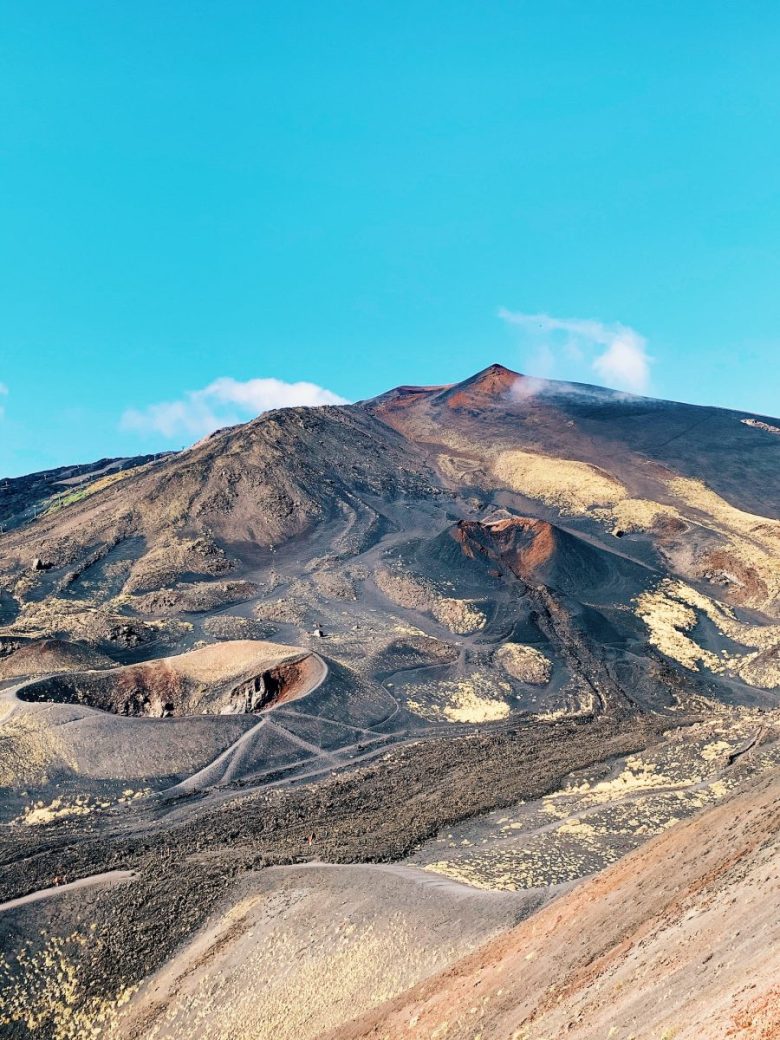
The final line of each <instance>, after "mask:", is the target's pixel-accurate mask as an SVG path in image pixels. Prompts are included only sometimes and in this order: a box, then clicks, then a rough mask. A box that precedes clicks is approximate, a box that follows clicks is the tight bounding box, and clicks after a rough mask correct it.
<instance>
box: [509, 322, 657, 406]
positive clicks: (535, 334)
mask: <svg viewBox="0 0 780 1040" xmlns="http://www.w3.org/2000/svg"><path fill="white" fill-rule="evenodd" d="M498 316H499V317H500V318H501V319H502V320H503V321H506V322H508V323H509V324H510V325H515V326H519V327H520V328H521V329H523V330H524V331H526V332H527V333H528V334H529V335H530V336H531V338H532V339H534V340H536V341H537V352H538V357H539V360H540V361H541V363H542V368H543V369H544V371H541V372H534V373H532V374H534V375H541V376H543V377H546V378H549V377H550V376H551V375H552V371H553V368H554V367H555V365H556V363H557V360H558V358H557V355H556V353H555V349H554V344H553V343H551V342H550V339H551V338H553V337H554V336H555V334H558V333H562V334H563V336H564V342H563V347H562V349H563V352H564V353H565V355H566V356H567V357H568V358H569V360H573V361H578V362H580V361H587V362H588V364H589V365H590V367H591V369H592V370H593V371H594V372H596V374H597V375H598V377H599V379H600V380H601V381H602V382H604V383H606V384H608V385H610V386H613V387H615V388H616V389H618V390H628V391H630V392H631V393H636V394H641V393H645V392H646V391H647V390H648V388H649V385H650V361H651V359H650V357H649V356H648V354H647V350H646V343H647V341H646V339H645V337H644V336H642V335H640V333H638V332H637V331H636V330H635V329H632V328H631V327H630V326H628V325H622V324H620V322H614V323H612V324H605V323H604V322H601V321H594V320H592V319H590V318H555V317H553V316H552V315H550V314H524V313H521V312H518V311H510V310H507V309H506V308H505V307H502V308H501V309H500V310H499V312H498ZM539 340H541V344H539Z"/></svg>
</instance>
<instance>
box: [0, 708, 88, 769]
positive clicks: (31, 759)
mask: <svg viewBox="0 0 780 1040" xmlns="http://www.w3.org/2000/svg"><path fill="white" fill-rule="evenodd" d="M52 765H57V766H62V765H66V766H68V767H69V768H70V769H72V770H74V771H75V770H76V763H75V762H73V761H70V760H69V759H68V758H67V756H66V754H65V752H64V749H63V746H62V744H61V742H60V740H59V739H58V737H57V735H56V731H54V730H53V729H52V728H51V726H49V725H48V724H47V723H46V722H44V721H43V720H39V719H38V718H37V717H36V716H35V715H32V714H31V715H27V714H22V713H21V712H19V713H17V714H15V715H12V716H11V717H10V718H9V719H7V720H6V721H5V722H3V723H2V724H0V787H19V786H23V785H26V784H35V783H43V782H44V781H45V780H46V776H47V773H48V770H49V769H50V768H51V767H52Z"/></svg>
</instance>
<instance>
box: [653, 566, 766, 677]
mask: <svg viewBox="0 0 780 1040" xmlns="http://www.w3.org/2000/svg"><path fill="white" fill-rule="evenodd" d="M635 609H636V613H637V615H638V616H639V617H640V618H641V619H642V620H643V621H644V622H645V624H646V625H647V627H648V628H649V630H650V642H651V643H652V644H653V646H656V647H657V648H658V649H659V650H660V651H661V652H662V653H664V654H666V656H667V657H671V658H672V659H673V660H675V661H677V662H678V663H679V664H681V665H683V666H684V667H685V668H689V669H691V670H692V671H698V670H699V667H700V666H704V667H705V668H709V669H710V671H713V672H720V673H723V672H728V673H730V674H732V675H736V676H739V677H740V678H741V679H742V680H743V681H744V682H747V683H750V684H751V685H754V686H759V687H762V688H764V689H772V688H773V687H775V686H777V685H780V658H779V657H778V656H777V655H775V654H773V653H772V652H771V651H773V650H774V649H775V648H776V647H778V646H780V625H749V624H745V623H743V622H741V621H739V620H737V618H736V617H735V615H734V612H733V611H732V610H731V609H730V608H729V607H727V606H725V605H724V604H722V603H718V602H717V601H716V600H713V599H710V598H709V597H708V596H705V595H703V594H702V593H701V592H697V591H696V589H693V588H691V587H690V586H689V585H686V584H685V582H682V581H674V580H672V579H671V578H665V579H664V580H663V581H662V582H661V583H660V584H659V585H658V586H657V587H656V588H655V589H652V590H650V591H648V592H643V593H642V595H641V596H638V597H637V599H636V601H635ZM697 611H698V612H699V613H701V614H704V615H706V616H707V617H708V618H709V619H710V620H711V621H712V622H713V623H714V624H715V626H716V627H717V628H718V630H719V631H720V632H721V633H723V635H725V636H727V637H728V638H729V639H732V640H733V641H734V642H735V643H740V644H741V645H742V646H745V647H752V648H753V652H752V653H745V654H728V653H725V652H724V653H723V654H721V655H720V656H719V655H717V654H715V653H713V652H712V651H711V650H706V649H705V648H703V647H701V646H699V644H698V643H697V642H696V641H695V640H694V639H693V638H692V637H691V636H690V635H689V634H688V633H690V632H691V631H692V630H693V629H694V628H695V626H696V623H697V621H698V615H697Z"/></svg>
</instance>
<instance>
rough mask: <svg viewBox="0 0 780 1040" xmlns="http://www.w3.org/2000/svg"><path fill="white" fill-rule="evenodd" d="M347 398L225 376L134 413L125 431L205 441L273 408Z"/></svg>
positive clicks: (309, 387)
mask: <svg viewBox="0 0 780 1040" xmlns="http://www.w3.org/2000/svg"><path fill="white" fill-rule="evenodd" d="M346 403H347V402H346V401H345V399H344V398H343V397H339V395H338V394H334V393H333V392H332V391H331V390H326V389H324V388H323V387H321V386H317V385H316V383H306V382H300V383H285V382H283V380H281V379H247V380H246V381H245V382H241V381H240V380H238V379H233V378H232V377H231V376H220V378H219V379H215V380H214V382H213V383H209V385H208V386H206V387H204V388H203V389H202V390H188V391H187V392H186V393H185V395H184V397H183V398H181V399H180V400H178V401H161V402H159V403H158V404H150V405H149V406H148V407H147V408H144V409H137V408H128V409H127V411H125V412H124V414H123V415H122V418H121V419H120V421H119V425H120V428H121V429H123V430H129V431H132V432H134V433H142V434H152V433H158V434H162V435H163V436H164V437H167V438H173V437H177V436H179V435H186V436H189V437H204V436H205V435H206V434H207V433H212V432H213V431H214V430H218V429H219V428H220V427H222V426H230V425H232V424H233V423H237V422H243V421H245V420H246V419H249V418H252V417H254V416H255V415H259V414H260V412H267V411H268V410H269V409H271V408H292V407H295V406H297V405H306V406H309V407H313V406H317V405H324V404H346Z"/></svg>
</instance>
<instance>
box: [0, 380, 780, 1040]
mask: <svg viewBox="0 0 780 1040" xmlns="http://www.w3.org/2000/svg"><path fill="white" fill-rule="evenodd" d="M442 375H443V376H445V377H446V376H447V373H442ZM778 422H779V421H778V419H777V418H776V417H772V416H762V415H753V414H750V413H748V414H746V413H743V412H734V411H728V410H723V409H717V408H705V407H698V406H693V405H685V404H679V403H674V402H666V401H660V400H655V399H650V398H643V397H637V396H632V395H626V394H622V393H618V392H616V391H612V390H608V389H604V388H599V387H593V386H585V385H579V384H572V383H560V382H554V381H546V380H539V379H534V378H530V377H526V376H523V375H521V374H519V373H517V372H513V371H511V370H510V369H507V368H505V367H503V366H501V365H491V366H490V367H489V368H487V369H485V370H483V371H481V372H478V373H477V374H476V375H473V376H471V377H470V378H467V379H465V380H461V381H456V382H448V383H442V384H441V385H437V386H422V387H414V386H406V385H404V386H399V387H397V388H395V389H392V390H390V391H388V392H387V393H385V394H382V395H380V396H379V397H377V398H374V399H371V400H367V401H362V402H358V403H356V404H352V405H343V406H326V407H321V408H289V409H280V410H275V411H269V412H267V413H265V414H263V415H261V416H259V417H258V418H256V419H254V420H252V421H251V422H248V423H246V424H241V425H238V426H232V427H230V428H227V429H224V430H220V431H217V432H216V433H214V434H212V435H211V436H209V437H207V438H205V439H204V440H202V441H200V442H198V443H197V444H195V445H193V446H192V447H190V448H188V449H186V450H183V451H180V452H177V453H169V454H165V455H155V456H143V457H138V458H135V459H132V458H131V459H120V460H107V459H103V460H101V462H99V463H95V464H94V465H92V464H90V465H78V466H73V467H69V468H67V469H62V470H54V471H49V472H47V473H45V474H32V475H30V476H28V477H23V478H18V479H15V480H14V481H7V482H4V484H3V485H2V487H0V519H2V520H3V522H4V529H3V531H2V533H0V684H2V690H0V786H2V790H3V797H2V798H1V799H0V813H1V814H2V822H3V825H4V827H3V832H4V833H3V835H0V877H2V880H3V892H4V895H3V896H2V897H1V898H2V900H3V902H2V904H1V905H0V932H1V933H2V943H3V950H4V960H3V961H2V962H0V978H2V980H3V981H2V984H1V985H0V989H1V990H2V993H1V994H0V1023H2V1030H3V1035H8V1036H9V1037H29V1036H30V1035H33V1034H32V1033H31V1032H30V1030H31V1028H32V1027H31V1026H30V1021H31V1019H30V1014H31V1012H30V1011H29V1009H30V1008H31V1007H35V1016H36V1017H35V1023H36V1024H35V1032H34V1035H36V1036H43V1037H47V1036H50V1037H57V1038H60V1037H66V1036H75V1035H85V1036H86V1035H94V1036H102V1035H105V1036H108V1035H109V1034H110V1035H111V1036H113V1037H119V1038H127V1040H130V1038H131V1037H132V1038H147V1040H152V1037H168V1038H170V1040H178V1038H184V1037H190V1036H215V1037H216V1036H228V1035H230V1036H234V1035H244V1033H245V1034H246V1035H251V1036H253V1037H269V1038H270V1037H272V1036H273V1037H274V1038H275V1040H276V1038H278V1037H281V1038H285V1037H289V1038H291V1040H292V1038H293V1037H294V1038H295V1040H299V1038H314V1037H318V1036H326V1035H329V1036H334V1037H338V1036H352V1035H355V1036H363V1035H366V1036H368V1035H381V1036H384V1035H387V1036H395V1035H401V1034H403V1035H406V1034H407V1031H408V1030H412V1033H411V1034H410V1035H419V1036H429V1035H442V1036H461V1035H462V1036H464V1037H465V1036H474V1035H477V1034H478V1033H479V1031H480V1029H481V1030H482V1035H484V1036H485V1037H488V1036H495V1037H497V1038H498V1037H503V1036H509V1035H517V1036H528V1037H529V1038H530V1037H534V1036H537V1035H539V1036H541V1035H545V1036H547V1035H549V1036H553V1035H554V1036H558V1035H567V1036H568V1035H573V1036H581V1037H583V1040H584V1038H585V1037H596V1036H601V1035H607V1033H608V1032H609V1030H610V1029H611V1028H612V1027H613V1026H614V1027H615V1029H616V1030H618V1032H617V1033H615V1035H624V1034H625V1035H628V1034H627V1033H626V1030H630V1031H633V1032H634V1033H635V1034H636V1035H637V1036H652V1035H656V1034H657V1035H663V1030H667V1031H668V1030H672V1032H669V1033H668V1035H670V1036H671V1035H675V1036H677V1035H679V1036H684V1035H691V1036H694V1035H695V1036H697V1037H698V1036H702V1037H710V1036H711V1037H716V1036H717V1037H720V1036H737V1037H738V1036H745V1037H748V1036H756V1037H758V1036H770V1035H773V1034H772V1032H771V1029H774V1028H776V1026H777V1025H778V1020H777V1014H776V1012H775V1011H773V1010H772V1008H773V1007H774V1008H776V1007H777V1002H776V1000H774V997H775V996H776V994H775V993H774V990H773V989H772V987H773V986H775V988H776V985H775V983H774V982H773V981H772V972H771V970H770V966H771V964H772V962H771V960H770V959H769V951H770V949H771V948H772V942H773V941H774V931H773V928H774V925H773V923H772V922H773V920H775V919H776V918H777V916H778V914H777V910H778V902H777V892H776V886H774V887H773V886H772V884H771V883H770V881H771V878H772V877H773V876H774V875H775V874H776V872H777V871H776V866H777V856H776V849H775V843H774V842H773V840H772V837H771V836H772V834H773V833H774V831H776V829H777V827H776V823H777V792H776V787H777V780H776V776H777V769H778V766H779V765H780V740H778V735H779V734H780V714H779V712H780V701H779V699H778V698H779V695H780V439H778V437H777V436H776V433H775V432H773V431H776V429H777V428H778ZM773 828H774V831H773ZM713 835H715V837H714V838H713ZM729 850H731V851H733V856H732V855H731V851H729ZM761 877H764V882H762V884H761V885H759V881H760V879H761ZM759 888H761V891H762V893H763V899H764V902H763V904H762V906H761V907H757V905H755V906H754V904H756V898H755V897H756V892H757V891H758V890H759ZM734 899H737V900H738V901H740V900H742V901H744V902H745V906H749V907H751V908H752V909H751V910H750V913H751V915H753V916H752V918H751V919H752V920H753V921H755V922H756V926H755V929H753V930H752V931H751V939H750V941H749V942H748V941H747V939H745V940H744V941H742V940H740V941H739V942H738V943H733V942H732V939H731V937H730V935H731V932H732V931H733V929H734V925H735V921H736V919H735V911H733V910H732V909H730V908H731V907H732V905H733V901H734ZM693 920H696V921H701V922H702V925H701V929H700V931H699V932H697V933H696V936H693V937H692V933H691V927H692V926H691V924H690V922H691V921H693ZM455 921H456V922H457V927H455V926H454V925H453V922H455ZM354 922H358V925H354ZM572 922H574V924H572ZM659 922H660V923H659ZM583 929H584V930H583ZM748 931H749V930H748V929H745V935H747V932H748ZM581 933H582V934H581ZM649 936H652V941H651V940H650V939H649V938H648V937H649ZM686 944H687V945H686ZM678 945H679V946H680V948H681V949H683V948H684V950H686V951H688V952H684V953H680V954H679V955H677V954H675V955H674V956H675V957H677V958H678V960H677V961H675V963H678V962H679V972H678V973H677V974H675V975H674V977H672V975H670V971H671V969H670V968H669V957H670V956H672V954H671V953H670V951H671V950H672V949H673V948H676V946H678ZM705 946H706V947H707V948H708V949H709V950H711V951H714V952H712V954H711V956H710V957H709V959H708V956H709V955H708V952H707V949H705ZM296 951H297V952H296ZM301 951H305V952H301ZM632 951H633V952H632ZM724 951H732V952H729V955H728V957H729V958H730V960H728V958H727V956H726V952H724ZM733 951H736V952H733ZM531 953H532V954H533V958H532V960H529V959H528V957H529V955H530V954H531ZM732 953H733V955H732ZM765 955H766V956H765ZM697 958H698V960H697ZM762 958H763V959H762ZM710 960H712V961H713V963H712V964H711V966H710V967H706V965H709V964H710ZM726 960H728V965H727V966H724V965H725V962H726ZM716 962H717V963H716ZM721 962H723V963H721ZM54 963H56V964H57V965H59V968H58V969H57V971H55V972H50V971H48V969H47V965H51V964H54ZM502 973H503V974H502ZM707 973H711V976H712V980H711V981H710V982H708V981H707V979H708V978H709V977H710V976H709V975H708V974H707ZM510 976H511V981H510ZM656 976H657V978H658V979H662V980H664V981H663V986H664V987H665V988H663V993H664V994H668V995H669V996H668V999H667V997H664V999H663V1000H662V999H661V997H660V996H659V993H661V989H659V986H660V983H659V984H658V985H655V986H654V985H651V984H650V982H648V979H651V978H655V977H656ZM700 976H701V979H700ZM705 976H706V977H705ZM259 977H262V979H263V986H258V985H257V979H258V978H259ZM502 979H503V980H504V981H501V980H502ZM540 980H541V981H540ZM681 980H682V981H681ZM699 985H701V987H702V989H701V992H702V993H706V994H707V1000H706V1002H705V1003H706V1005H707V1006H706V1008H704V1003H703V998H702V999H700V998H699V997H696V996H695V993H694V991H695V990H696V987H697V986H699ZM751 986H752V987H754V989H752V990H750V992H748V989H749V987H751ZM550 987H552V988H550ZM467 991H468V992H467ZM471 993H474V994H478V996H475V997H474V999H473V1001H472V997H471V996H469V995H468V994H471ZM692 993H694V995H692ZM721 998H722V999H721ZM719 1000H720V1003H718V1001H719ZM447 1008H454V1009H456V1010H455V1012H454V1014H455V1015H456V1017H457V1023H458V1024H456V1023H455V1019H454V1018H452V1017H451V1016H450V1017H448V1015H449V1012H448V1011H446V1009H447ZM472 1008H476V1011H474V1012H473V1014H472ZM608 1008H613V1009H614V1010H613V1011H609V1010H607V1009H608ZM280 1009H285V1010H284V1013H282V1011H281V1010H280ZM632 1016H633V1017H632ZM353 1019H355V1020H356V1021H355V1022H352V1020H353ZM748 1021H749V1022H751V1023H757V1025H756V1026H755V1029H754V1027H753V1025H744V1023H746V1022H748ZM74 1023H75V1025H74ZM409 1023H419V1024H420V1026H419V1029H418V1030H417V1032H416V1033H415V1032H414V1030H415V1029H416V1028H417V1027H415V1026H414V1025H409ZM588 1023H591V1024H590V1025H589V1024H588ZM691 1023H694V1024H693V1025H691ZM472 1025H473V1029H472ZM759 1025H760V1028H761V1029H763V1030H764V1032H763V1033H761V1032H760V1031H756V1030H758V1029H759ZM239 1026H240V1029H239ZM445 1026H446V1029H445ZM537 1026H538V1028H537ZM691 1029H693V1030H694V1032H691ZM697 1029H698V1032H696V1030H697ZM68 1030H70V1032H68ZM74 1030H75V1032H74ZM241 1030H243V1031H244V1033H241ZM420 1030H423V1031H422V1032H421V1031H420ZM425 1030H427V1032H426V1031H425ZM534 1030H536V1032H534ZM539 1030H541V1032H539ZM621 1030H622V1031H623V1032H620V1031H621ZM686 1030H687V1032H686ZM740 1030H741V1032H740ZM751 1030H753V1031H752V1032H751ZM767 1030H769V1032H767ZM659 1031H660V1032H659Z"/></svg>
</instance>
